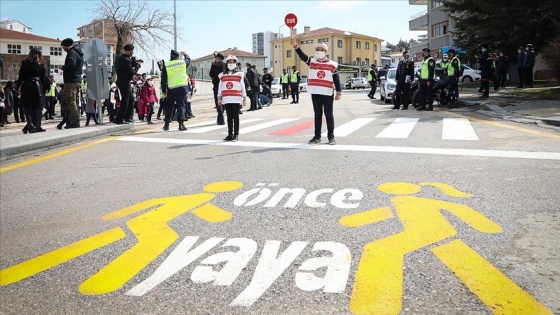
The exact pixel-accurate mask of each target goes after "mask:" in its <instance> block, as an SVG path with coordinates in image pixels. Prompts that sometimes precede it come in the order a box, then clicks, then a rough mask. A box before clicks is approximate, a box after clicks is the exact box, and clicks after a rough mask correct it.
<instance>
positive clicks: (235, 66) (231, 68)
mask: <svg viewBox="0 0 560 315" xmlns="http://www.w3.org/2000/svg"><path fill="white" fill-rule="evenodd" d="M227 68H228V69H229V70H233V69H235V68H237V65H236V64H235V63H228V65H227Z"/></svg>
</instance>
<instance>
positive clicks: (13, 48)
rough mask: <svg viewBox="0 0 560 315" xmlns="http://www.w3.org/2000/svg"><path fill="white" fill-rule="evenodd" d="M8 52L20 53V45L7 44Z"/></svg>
mask: <svg viewBox="0 0 560 315" xmlns="http://www.w3.org/2000/svg"><path fill="white" fill-rule="evenodd" d="M8 54H21V45H14V44H8Z"/></svg>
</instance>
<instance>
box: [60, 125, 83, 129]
mask: <svg viewBox="0 0 560 315" xmlns="http://www.w3.org/2000/svg"><path fill="white" fill-rule="evenodd" d="M74 128H80V125H79V124H77V125H74V124H69V125H66V127H64V129H74Z"/></svg>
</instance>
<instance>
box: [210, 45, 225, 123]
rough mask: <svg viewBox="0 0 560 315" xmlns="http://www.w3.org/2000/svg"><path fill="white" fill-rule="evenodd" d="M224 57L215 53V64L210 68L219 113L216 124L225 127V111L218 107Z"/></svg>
mask: <svg viewBox="0 0 560 315" xmlns="http://www.w3.org/2000/svg"><path fill="white" fill-rule="evenodd" d="M224 66H225V64H224V55H222V54H220V53H218V52H214V62H213V63H212V65H211V66H210V78H212V87H213V88H212V91H213V92H214V106H215V108H216V112H217V113H218V117H217V119H216V123H217V124H218V125H225V124H226V123H225V122H224V109H223V108H222V106H218V89H219V85H220V78H219V75H220V73H222V72H224Z"/></svg>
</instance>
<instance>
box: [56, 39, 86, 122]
mask: <svg viewBox="0 0 560 315" xmlns="http://www.w3.org/2000/svg"><path fill="white" fill-rule="evenodd" d="M60 45H61V46H62V49H64V51H65V52H66V59H65V60H64V66H62V71H63V72H62V78H63V81H64V98H65V100H66V105H67V106H68V110H69V111H70V123H69V124H67V125H66V127H65V128H66V129H69V128H80V113H79V112H78V107H79V106H80V105H79V102H80V100H79V98H80V82H81V80H82V67H83V66H84V58H83V57H84V53H83V52H82V51H81V50H80V49H79V48H77V47H75V46H74V40H72V38H66V39H64V40H63V41H62V42H61V43H60Z"/></svg>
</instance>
